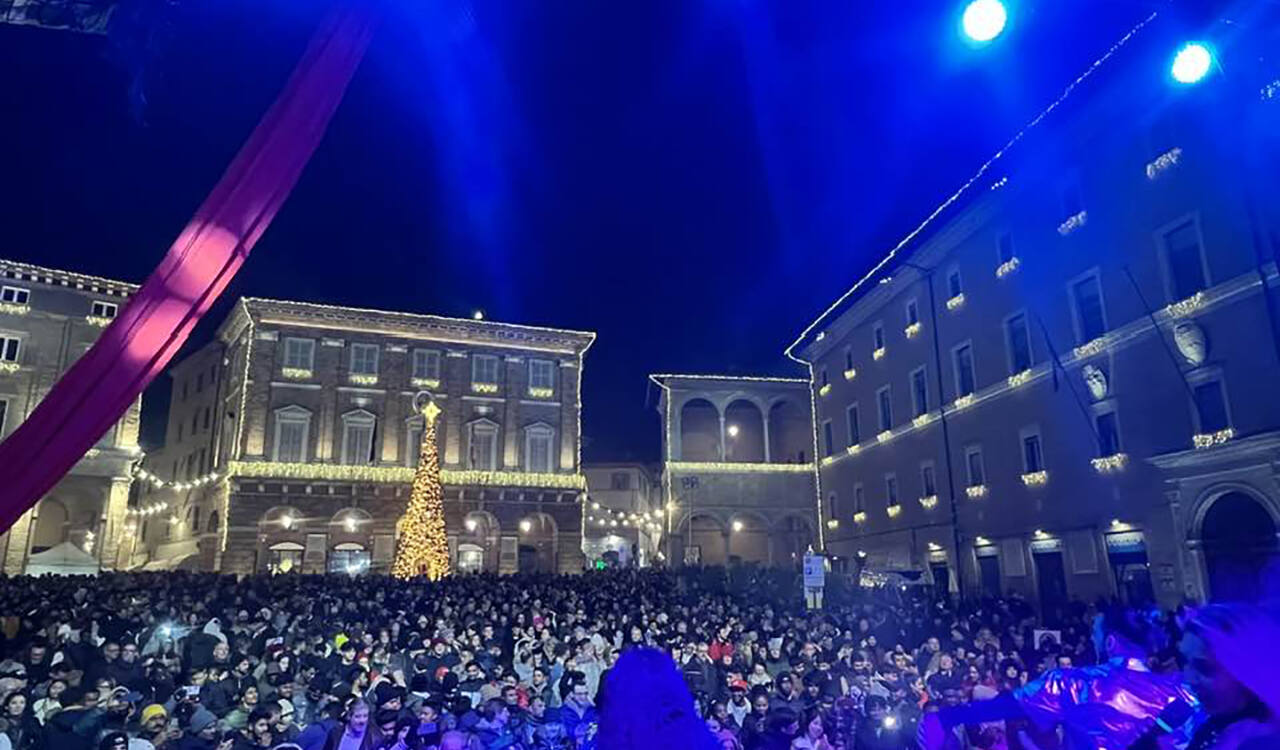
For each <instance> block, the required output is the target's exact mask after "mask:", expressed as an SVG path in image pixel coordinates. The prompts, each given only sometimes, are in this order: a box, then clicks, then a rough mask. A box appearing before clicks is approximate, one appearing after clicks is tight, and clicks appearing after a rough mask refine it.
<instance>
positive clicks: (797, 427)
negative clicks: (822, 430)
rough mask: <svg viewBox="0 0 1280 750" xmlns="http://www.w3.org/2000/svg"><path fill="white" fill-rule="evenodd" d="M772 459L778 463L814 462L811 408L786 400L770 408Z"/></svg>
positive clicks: (781, 400)
mask: <svg viewBox="0 0 1280 750" xmlns="http://www.w3.org/2000/svg"><path fill="white" fill-rule="evenodd" d="M768 418H769V456H770V458H771V459H772V460H773V461H774V462H775V463H806V462H808V461H812V460H813V428H812V426H811V425H810V420H809V409H808V408H807V407H802V406H801V405H800V404H799V403H798V402H797V401H796V400H795V399H793V398H789V397H783V398H779V399H777V400H775V401H774V402H773V403H772V404H770V405H769V414H768Z"/></svg>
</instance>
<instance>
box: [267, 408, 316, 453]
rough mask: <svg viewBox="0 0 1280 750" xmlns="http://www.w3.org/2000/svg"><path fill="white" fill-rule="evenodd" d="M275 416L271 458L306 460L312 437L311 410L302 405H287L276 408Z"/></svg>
mask: <svg viewBox="0 0 1280 750" xmlns="http://www.w3.org/2000/svg"><path fill="white" fill-rule="evenodd" d="M275 416H276V431H275V439H274V440H273V441H272V450H271V460H272V461H284V462H287V463H300V462H302V461H306V460H307V445H308V444H309V443H310V439H311V412H309V411H307V410H306V409H304V408H302V407H301V406H286V407H284V408H281V409H276V411H275Z"/></svg>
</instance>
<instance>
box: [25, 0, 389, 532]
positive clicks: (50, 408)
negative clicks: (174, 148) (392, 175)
mask: <svg viewBox="0 0 1280 750" xmlns="http://www.w3.org/2000/svg"><path fill="white" fill-rule="evenodd" d="M377 15H378V14H377V13H376V12H375V10H374V8H373V7H372V3H371V2H368V1H366V0H342V3H341V5H340V6H338V7H337V8H335V9H334V11H333V12H331V13H330V14H329V15H328V16H327V17H326V18H325V20H324V21H323V22H322V23H321V25H320V27H319V29H317V31H316V34H315V36H314V38H312V40H311V42H310V44H309V46H308V47H307V50H306V52H305V53H304V54H303V57H302V60H301V61H300V62H299V63H298V66H297V68H295V69H294V71H293V74H292V75H291V76H290V78H289V81H288V83H287V84H286V85H285V87H284V90H283V91H282V92H281V93H280V96H279V97H278V98H277V99H276V101H275V102H274V103H273V104H272V105H271V108H270V109H269V110H268V111H267V113H266V115H264V116H263V118H262V121H261V122H259V123H258V126H257V128H255V129H254V131H253V133H252V134H251V135H250V136H249V140H248V141H246V142H245V144H244V146H243V147H242V148H241V149H240V152H239V153H238V154H236V157H235V159H234V160H233V161H232V162H231V165H230V166H229V167H228V168H227V171H226V173H224V174H223V175H222V179H221V180H219V181H218V184H217V185H216V186H215V187H214V188H213V191H212V192H211V193H210V194H209V197H208V198H206V199H205V202H204V204H203V205H201V206H200V208H199V210H198V211H196V215H195V217H194V218H193V219H192V220H191V221H190V223H188V224H187V226H186V228H185V229H183V231H182V233H181V234H180V235H179V236H178V239H177V240H176V241H175V242H174V243H173V245H172V246H171V247H170V248H169V252H168V253H167V254H166V255H165V257H164V259H163V260H162V261H161V262H160V265H159V266H158V267H157V268H156V270H155V272H154V273H152V274H151V276H150V278H148V279H147V280H146V282H145V283H144V284H143V285H142V287H141V288H140V289H139V290H138V292H137V293H136V294H135V295H134V296H133V298H132V299H131V300H130V301H129V302H128V304H126V305H125V307H124V309H123V310H121V311H120V313H119V315H118V316H117V317H116V319H115V321H114V322H113V323H112V324H111V325H110V326H108V327H107V329H106V330H105V331H104V332H103V334H102V336H101V338H99V339H98V341H97V343H95V344H94V345H93V347H92V348H90V349H89V351H88V352H86V353H85V354H84V356H83V357H81V358H80V360H79V361H78V362H76V364H75V365H74V366H72V367H71V368H70V369H69V370H67V372H66V373H65V374H64V375H63V376H62V378H61V380H59V381H58V383H57V384H56V385H55V386H54V387H53V389H52V390H51V391H50V392H49V394H48V395H47V396H46V397H45V398H44V400H43V401H42V402H41V403H40V405H39V406H38V407H37V408H36V409H35V411H33V412H32V413H31V416H30V417H28V418H27V420H26V421H25V422H23V424H22V426H21V427H19V428H18V429H17V430H16V431H14V433H13V434H12V435H10V436H9V438H8V439H7V440H5V441H4V443H3V444H0V530H7V529H8V528H9V527H10V526H12V525H13V524H14V522H15V521H17V520H18V518H19V517H21V515H22V514H23V513H24V512H25V511H26V510H27V509H28V508H30V507H31V506H33V505H35V503H36V502H37V501H39V500H40V498H41V497H43V496H44V494H45V493H46V492H48V491H49V490H50V489H52V488H53V486H54V485H55V484H57V483H58V481H59V480H61V479H62V477H63V476H64V475H65V474H66V473H67V472H68V471H70V470H71V468H72V467H73V466H74V465H75V463H76V462H77V461H79V460H80V458H81V457H82V456H84V454H85V451H87V450H88V449H89V448H91V447H93V445H94V443H96V442H97V441H98V439H99V438H100V437H101V436H102V435H103V434H105V433H106V431H107V430H108V429H110V428H111V426H112V424H114V423H115V422H116V421H117V420H119V419H120V417H121V416H123V415H124V413H125V411H126V410H127V409H128V408H129V406H130V404H132V403H133V402H134V400H135V399H136V398H138V396H139V394H141V393H142V391H143V389H145V388H146V387H147V385H148V384H149V383H150V382H151V380H152V379H153V378H155V377H156V375H158V374H160V372H161V371H162V370H163V369H164V367H165V365H167V364H168V363H169V360H170V359H172V358H173V355H174V354H175V353H177V351H178V349H179V348H181V347H182V344H183V343H184V342H185V341H186V340H187V337H188V336H189V335H190V334H191V330H192V328H194V327H195V324H196V323H197V322H198V321H199V320H200V318H201V316H203V315H204V314H205V312H207V311H208V309H209V306H210V305H211V304H213V301H214V300H215V299H217V298H218V295H220V294H221V293H222V291H223V289H225V288H226V286H227V284H228V283H229V282H230V281H231V278H232V277H233V276H235V274H236V272H237V271H239V270H240V266H241V265H242V264H243V263H244V261H245V258H246V257H247V256H248V255H249V251H250V250H251V249H253V246H254V243H256V242H257V241H258V238H259V237H261V236H262V233H263V232H264V231H266V229H267V226H268V225H270V223H271V220H272V219H273V218H274V217H275V215H276V212H277V211H278V210H279V209H280V205H281V204H282V203H283V202H284V200H285V198H287V197H288V196H289V193H290V192H291V191H292V190H293V186H294V185H295V184H296V183H297V181H298V176H299V175H300V174H301V173H302V169H303V167H305V166H306V164H307V162H308V161H309V160H310V158H311V155H312V154H313V153H314V152H315V150H316V147H317V146H318V145H319V143H320V139H321V137H322V136H323V135H324V131H325V128H326V127H327V126H328V124H329V120H330V119H331V118H332V117H333V113H334V111H335V110H336V109H337V107H338V103H339V102H340V101H342V96H343V93H344V92H345V91H346V87H347V84H348V83H349V82H350V81H351V77H352V75H353V74H354V73H355V70H356V67H357V66H358V65H359V63H360V59H361V58H362V57H363V56H364V52H365V49H366V48H367V47H368V45H369V39H370V37H371V36H372V35H373V29H374V26H375V23H376V20H377Z"/></svg>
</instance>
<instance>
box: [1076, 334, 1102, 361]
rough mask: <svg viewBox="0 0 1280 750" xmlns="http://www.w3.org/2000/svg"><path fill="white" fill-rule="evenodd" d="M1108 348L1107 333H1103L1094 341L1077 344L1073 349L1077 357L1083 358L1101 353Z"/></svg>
mask: <svg viewBox="0 0 1280 750" xmlns="http://www.w3.org/2000/svg"><path fill="white" fill-rule="evenodd" d="M1106 348H1107V337H1106V334H1103V335H1102V336H1099V337H1098V338H1096V339H1094V340H1093V341H1089V342H1086V343H1084V344H1081V345H1080V346H1077V347H1076V348H1075V349H1074V350H1072V351H1073V353H1074V354H1075V355H1076V358H1077V359H1082V358H1084V357H1092V356H1094V355H1095V354H1101V353H1102V352H1103V351H1105V350H1106Z"/></svg>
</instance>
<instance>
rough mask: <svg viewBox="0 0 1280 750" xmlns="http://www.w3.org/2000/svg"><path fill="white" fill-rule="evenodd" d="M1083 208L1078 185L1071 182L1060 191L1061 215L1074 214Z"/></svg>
mask: <svg viewBox="0 0 1280 750" xmlns="http://www.w3.org/2000/svg"><path fill="white" fill-rule="evenodd" d="M1083 210H1084V198H1083V197H1081V194H1080V186H1079V185H1077V184H1075V183H1072V184H1070V185H1068V186H1067V187H1066V188H1064V189H1063V191H1062V215H1063V216H1075V215H1076V214H1078V213H1080V212H1081V211H1083Z"/></svg>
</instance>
